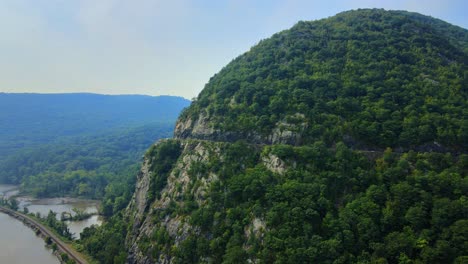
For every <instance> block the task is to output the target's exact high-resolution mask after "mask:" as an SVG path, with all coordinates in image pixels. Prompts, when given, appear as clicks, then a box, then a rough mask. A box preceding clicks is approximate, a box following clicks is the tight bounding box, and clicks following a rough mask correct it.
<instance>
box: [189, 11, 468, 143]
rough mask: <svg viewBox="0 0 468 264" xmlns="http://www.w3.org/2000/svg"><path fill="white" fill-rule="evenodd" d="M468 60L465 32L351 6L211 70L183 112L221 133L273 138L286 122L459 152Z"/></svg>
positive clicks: (360, 138) (362, 139) (314, 131)
mask: <svg viewBox="0 0 468 264" xmlns="http://www.w3.org/2000/svg"><path fill="white" fill-rule="evenodd" d="M467 62H468V31H467V30H465V29H462V28H458V27H455V26H452V25H450V24H448V23H445V22H443V21H440V20H436V19H432V18H430V17H425V16H422V15H419V14H414V13H408V12H402V11H384V10H375V9H374V10H358V11H349V12H344V13H341V14H338V15H337V16H334V17H331V18H328V19H322V20H318V21H312V22H299V23H297V24H296V25H295V26H294V27H292V28H291V29H290V30H285V31H282V32H280V33H277V34H275V35H273V36H272V37H271V38H269V39H266V40H263V41H261V42H260V43H259V44H258V45H256V46H254V47H253V48H251V49H250V51H248V52H246V53H245V54H243V55H241V56H239V57H238V58H236V59H234V60H233V61H232V62H231V63H229V64H228V65H227V66H226V67H224V68H223V69H222V70H221V71H220V72H219V73H217V74H216V75H215V76H213V77H212V78H211V79H210V81H209V83H208V84H207V85H206V86H205V88H204V89H203V91H202V92H201V93H200V95H199V96H198V98H197V100H196V101H195V102H194V103H193V104H192V105H191V106H190V107H189V108H188V109H186V110H185V111H184V112H183V114H182V115H181V118H182V120H184V119H187V118H196V117H198V116H200V115H202V114H203V115H204V117H208V118H207V119H208V120H209V122H210V123H211V124H212V125H213V126H214V127H216V128H219V129H220V130H221V131H222V132H224V133H217V134H215V135H213V137H215V138H216V139H218V140H225V139H228V138H229V137H234V138H237V139H246V138H247V139H249V140H251V141H254V142H255V141H259V138H258V135H262V136H263V139H262V140H260V141H265V142H268V141H269V139H268V138H267V136H268V135H270V134H271V132H272V128H274V127H280V128H281V123H284V122H286V123H288V124H289V128H291V129H292V130H293V131H294V130H296V131H297V132H299V133H300V134H301V135H302V139H301V142H299V143H301V144H303V143H306V144H308V143H313V142H315V141H316V140H322V141H324V142H325V143H327V144H328V145H332V144H333V143H335V142H338V141H342V140H345V141H347V144H351V145H355V146H357V147H361V148H362V147H373V148H375V147H381V148H385V147H388V146H391V147H394V148H396V147H402V148H405V149H409V148H414V147H419V148H421V149H424V148H426V149H428V148H436V147H439V148H440V147H441V146H442V147H448V148H452V149H456V150H457V151H461V150H464V149H467V148H468V141H467V138H468V134H467V132H466V131H468V121H467V119H466V116H468V113H467V109H468V105H467V99H468V94H467V93H468V89H467V87H468V78H467V76H468V70H467V69H468V68H467ZM302 123H305V124H307V126H306V128H305V129H304V131H302V128H301V127H302V126H301V125H300V124H302ZM185 136H187V137H197V135H190V134H187V135H185ZM218 137H219V138H218ZM434 142H437V144H433V143H434ZM296 143H298V142H296ZM438 144H440V145H438Z"/></svg>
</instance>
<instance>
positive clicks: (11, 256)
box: [0, 213, 60, 264]
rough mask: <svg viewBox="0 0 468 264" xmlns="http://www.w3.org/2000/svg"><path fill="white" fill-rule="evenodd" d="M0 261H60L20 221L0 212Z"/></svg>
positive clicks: (46, 262)
mask: <svg viewBox="0 0 468 264" xmlns="http://www.w3.org/2000/svg"><path fill="white" fill-rule="evenodd" d="M0 233H1V235H0V263H9V264H24V263H44V264H49V263H51V264H52V263H60V262H59V261H58V259H57V257H55V256H54V255H52V251H51V250H49V249H47V248H46V247H45V242H44V240H42V238H40V237H38V236H36V234H35V233H34V232H33V231H32V230H31V229H30V228H29V227H27V226H25V225H24V224H23V223H22V222H20V221H18V220H16V219H15V218H13V217H11V216H9V215H6V214H3V213H0Z"/></svg>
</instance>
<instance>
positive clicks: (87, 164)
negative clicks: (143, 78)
mask: <svg viewBox="0 0 468 264" xmlns="http://www.w3.org/2000/svg"><path fill="white" fill-rule="evenodd" d="M188 104H189V101H188V100H185V99H183V98H180V97H170V96H160V97H151V96H140V95H119V96H107V95H97V94H4V93H2V94H0V110H1V111H0V125H1V126H2V130H1V132H0V150H1V151H0V152H1V153H0V183H11V184H21V191H22V193H27V194H30V195H33V196H35V197H59V196H74V197H84V198H91V199H100V200H102V201H103V205H102V213H103V214H104V215H105V216H109V217H110V216H111V215H113V212H115V211H119V210H121V209H123V208H124V207H125V206H126V205H127V203H128V201H129V199H130V197H131V194H132V192H133V188H134V183H135V177H134V175H135V174H136V172H137V171H138V168H139V163H140V162H141V159H142V156H143V154H144V153H145V150H146V149H147V148H148V146H150V145H151V144H152V143H154V142H155V141H156V140H158V139H161V138H168V137H171V136H172V130H173V127H174V122H175V119H176V117H177V115H178V114H179V113H180V111H181V110H182V109H183V107H185V106H187V105H188Z"/></svg>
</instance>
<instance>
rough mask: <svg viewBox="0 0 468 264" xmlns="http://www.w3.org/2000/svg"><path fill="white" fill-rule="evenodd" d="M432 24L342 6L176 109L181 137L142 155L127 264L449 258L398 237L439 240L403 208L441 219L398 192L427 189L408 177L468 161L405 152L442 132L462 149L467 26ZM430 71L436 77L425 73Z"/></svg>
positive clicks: (235, 66) (226, 72) (282, 36)
mask: <svg viewBox="0 0 468 264" xmlns="http://www.w3.org/2000/svg"><path fill="white" fill-rule="evenodd" d="M427 21H429V22H430V23H428V22H427ZM424 23H426V24H424ZM431 23H432V24H437V23H442V22H437V21H432V20H430V18H426V17H422V16H419V15H414V14H409V13H405V12H386V11H383V10H362V11H354V12H349V13H343V14H341V15H339V16H337V17H335V18H330V19H327V20H321V21H316V22H310V23H309V22H303V23H299V24H298V25H296V26H295V27H294V28H293V29H291V30H288V31H284V32H281V33H279V34H276V35H274V36H273V37H272V38H271V39H269V40H266V41H262V42H261V43H260V44H259V45H258V46H257V47H254V48H253V49H252V50H251V51H249V52H248V53H246V54H244V55H242V56H241V57H239V58H237V59H235V60H234V61H233V62H232V63H231V64H229V65H228V66H227V67H225V68H224V69H223V70H222V71H221V72H220V73H219V74H217V75H216V76H214V77H213V78H212V79H211V80H210V82H209V84H208V85H207V87H206V88H205V89H204V90H203V91H202V93H201V94H200V96H199V97H198V100H197V101H196V102H194V103H193V104H192V106H191V107H189V108H188V110H187V111H185V112H184V113H183V114H182V115H181V117H180V118H179V120H178V122H177V124H176V128H175V132H174V136H175V138H174V139H169V140H163V141H160V142H158V143H157V144H155V145H154V146H152V147H151V148H150V150H149V151H148V153H147V154H146V156H145V161H144V165H143V167H142V170H141V172H140V174H139V175H138V182H137V186H136V191H135V194H134V196H133V199H132V201H131V203H130V205H129V206H128V208H127V212H126V215H127V220H128V222H129V229H130V232H128V237H127V240H126V241H127V247H128V250H129V256H128V262H129V263H145V264H146V263H200V262H201V263H244V262H247V263H257V262H259V261H260V260H262V262H265V263H286V262H295V263H304V262H314V263H334V261H337V262H340V263H356V262H369V263H371V262H382V263H386V262H387V260H388V262H390V263H393V262H395V263H396V262H397V260H401V259H404V260H406V257H407V256H406V255H398V254H400V252H409V253H408V254H413V253H412V252H418V253H416V254H413V255H414V256H411V257H412V258H413V259H415V261H416V259H417V261H422V262H423V263H424V262H434V261H435V262H437V261H438V260H439V259H442V258H438V257H434V258H432V259H431V256H429V255H427V256H425V255H424V254H422V253H421V254H420V255H421V256H419V255H417V254H419V252H422V251H424V250H425V249H422V250H421V248H412V249H406V248H404V249H401V250H400V248H399V247H398V246H399V245H392V244H391V242H392V241H393V240H394V239H393V238H394V237H403V236H404V237H405V239H406V238H408V239H409V240H411V239H413V240H411V241H413V242H411V241H410V242H408V245H410V244H411V245H413V244H414V245H416V244H418V243H420V241H423V242H424V241H427V240H426V239H430V238H428V237H426V236H425V235H424V234H423V233H421V234H416V233H414V232H413V229H411V228H414V230H418V228H421V226H414V227H411V226H410V225H411V223H409V222H411V221H412V220H414V219H413V218H412V219H411V220H407V218H408V215H412V214H416V213H417V216H418V217H420V218H418V221H419V219H422V220H421V222H422V223H424V224H422V226H424V228H428V230H429V228H432V227H430V226H429V222H424V221H423V220H424V219H426V218H427V217H428V216H427V215H426V211H424V210H427V212H430V211H431V210H432V209H430V207H431V206H432V204H431V203H432V201H431V199H432V198H430V196H424V197H423V196H421V197H422V198H414V197H411V198H408V197H406V198H405V197H403V198H401V197H399V196H400V195H403V196H404V194H407V193H412V192H411V191H408V190H413V189H414V190H419V189H418V188H421V184H419V183H418V181H417V180H414V179H413V178H417V177H420V176H421V172H422V171H424V172H429V171H431V173H429V174H430V175H437V173H441V172H442V171H444V170H445V169H446V170H447V171H450V173H452V172H454V175H455V174H456V173H458V172H459V171H461V172H462V173H463V171H466V168H465V167H463V166H465V165H463V160H464V159H463V158H460V159H459V160H460V161H461V162H458V161H457V158H452V157H451V156H450V154H446V155H445V156H443V155H442V154H439V153H435V154H434V153H424V154H415V153H414V152H411V153H404V152H405V151H406V150H409V149H411V150H416V151H417V150H418V148H417V146H424V144H433V145H437V146H439V143H432V142H442V143H441V145H440V146H445V145H447V146H450V150H451V153H457V151H458V150H459V149H463V147H464V146H466V138H467V137H466V135H467V134H466V130H465V129H462V128H463V127H466V122H465V121H466V120H464V119H463V118H462V116H463V114H462V113H464V111H465V109H466V107H465V106H466V100H465V99H463V98H466V89H463V88H460V84H461V83H465V84H466V78H465V77H466V74H463V73H466V58H468V55H466V53H464V52H463V51H462V50H461V48H459V47H458V45H461V46H462V47H463V46H464V45H465V42H463V41H462V40H457V38H459V36H468V33H467V32H466V30H465V31H463V30H461V29H458V28H455V29H454V28H451V29H452V31H447V32H449V33H450V32H452V33H453V34H452V33H450V34H451V35H450V36H448V35H447V36H446V38H447V39H448V40H444V39H441V38H440V36H439V35H443V34H445V33H443V32H442V31H440V28H439V27H441V28H450V27H449V26H447V25H446V24H442V26H440V25H439V27H434V28H429V26H430V25H432V24H431ZM415 30H418V32H420V33H421V34H423V35H424V34H425V35H424V36H423V37H424V39H422V38H419V36H421V34H414V32H415ZM437 30H439V31H437ZM435 32H439V33H440V34H435ZM454 32H455V33H457V34H455V33H454ZM383 40H385V41H383ZM392 41H393V42H394V44H389V43H390V42H392ZM393 42H392V43H393ZM392 45H394V46H392ZM427 47H430V48H427ZM401 50H405V52H401V54H400V53H398V54H393V53H394V52H397V51H401ZM414 51H417V52H414ZM411 52H413V53H414V54H413V53H411ZM374 53H375V54H374ZM370 54H372V55H370ZM441 54H442V55H443V57H444V58H450V61H448V60H446V59H440V58H442V57H441ZM439 55H440V56H439ZM389 56H390V57H391V58H395V59H393V60H388V59H386V58H388V57H389ZM343 58H346V61H345V60H343ZM427 58H431V61H430V63H428V61H427V60H426V59H427ZM432 59H433V60H432ZM428 73H430V74H431V75H432V76H433V78H434V79H437V80H438V82H437V83H435V82H431V83H427V82H426V81H425V80H424V79H423V78H421V76H425V75H427V74H428ZM451 73H453V74H451ZM463 76H465V77H463ZM447 106H450V107H447ZM431 120H436V121H437V122H435V121H434V122H431ZM445 128H448V129H445ZM444 144H445V145H444ZM369 146H370V147H369ZM428 146H432V145H428ZM385 148H387V150H386V151H385V153H383V151H382V150H383V149H385ZM391 148H394V149H397V150H399V151H398V152H399V153H398V154H395V153H392V150H391ZM358 149H359V150H358ZM439 149H440V150H446V148H442V147H440V148H439ZM457 149H458V150H457ZM374 150H378V151H374ZM454 150H455V151H454ZM421 151H427V152H437V149H436V148H434V147H431V148H425V149H424V150H421ZM459 152H460V151H458V153H459ZM382 155H383V157H382V158H381V156H382ZM433 160H435V161H437V162H432V161H433ZM441 160H443V162H438V161H441ZM466 160H468V159H466ZM457 162H458V163H457ZM434 164H435V165H434ZM431 166H432V167H431ZM437 166H439V167H437ZM437 177H438V176H437ZM437 177H435V178H437ZM441 177H445V178H447V177H446V176H443V175H441ZM450 177H451V178H453V179H458V178H457V177H459V178H461V177H460V176H459V175H458V176H457V175H455V176H453V175H452V174H451V176H450ZM423 178H424V179H421V180H420V181H421V182H427V181H431V180H432V179H428V178H427V177H426V176H424V177H423ZM429 178H430V177H429ZM407 179H410V180H407ZM412 179H413V180H412ZM415 183H416V184H415ZM427 185H430V184H427ZM434 185H437V183H434ZM447 186H449V184H447ZM450 186H452V187H453V188H458V187H456V186H461V184H452V185H450ZM452 187H450V188H452ZM424 188H426V187H424ZM428 188H429V187H428ZM447 188H449V187H447ZM419 191H420V192H419V193H423V192H425V193H434V195H435V196H437V195H439V196H440V197H442V198H444V199H445V198H447V197H445V196H447V195H446V193H453V194H454V195H453V196H450V197H449V198H450V199H461V198H460V194H463V193H466V192H464V191H462V190H451V191H446V192H444V193H443V194H440V193H438V191H437V190H429V189H425V190H419ZM414 193H416V191H415V192H414ZM444 195H445V196H444ZM435 196H434V197H435ZM400 198H401V199H400ZM438 198H439V197H438ZM392 199H393V200H392ZM418 199H419V200H418ZM447 199H448V198H447ZM400 201H404V204H403V203H400ZM438 202H439V201H438ZM438 202H434V204H435V205H434V206H436V204H437V203H438ZM445 202H447V201H446V200H444V201H442V202H440V203H441V204H442V203H445ZM428 204H429V205H428ZM421 205H424V206H421ZM454 206H458V205H454ZM410 207H411V208H410ZM423 207H424V210H423V209H422V208H423ZM426 207H428V208H429V209H425V208H426ZM456 217H459V215H457V216H456ZM456 217H452V218H453V219H452V220H453V221H452V220H451V221H452V222H450V221H445V222H444V223H446V226H443V227H440V226H438V227H437V228H432V229H431V230H432V231H431V232H433V231H434V232H436V233H437V232H438V233H440V232H439V231H440V229H438V228H449V227H448V226H449V225H451V224H452V223H454V222H455V221H456V220H458V218H456ZM405 221H406V222H405ZM434 221H437V219H436V220H434ZM434 221H433V222H434ZM407 222H408V223H407ZM413 222H414V221H413ZM403 225H407V226H403ZM441 226H442V224H441ZM454 229H455V227H454ZM438 230H439V231H438ZM447 232H449V231H447ZM396 234H397V235H396ZM400 234H401V235H400ZM446 234H449V233H446ZM418 235H420V239H419V240H418V243H416V242H415V241H416V240H414V239H416V238H414V237H418ZM436 236H437V235H436ZM447 236H448V235H447ZM362 238H365V239H371V240H372V241H373V242H372V243H369V241H367V240H365V241H363V240H362ZM431 239H432V238H431ZM433 240H434V241H432V242H430V243H426V242H424V243H426V244H424V246H426V245H429V244H431V243H432V244H431V245H436V244H437V243H438V242H437V243H436V242H435V240H436V238H433ZM421 243H422V242H421ZM421 243H420V244H421ZM441 243H442V244H443V243H446V242H441ZM387 244H390V245H387ZM369 245H371V246H369ZM421 245H422V244H421ZM444 245H445V244H444ZM447 245H448V244H447ZM395 248H397V249H398V250H396V249H395ZM405 250H406V251H405ZM386 252H390V253H388V254H387V253H386ZM428 252H429V251H428ZM460 252H461V251H460ZM385 254H387V255H385ZM392 254H393V255H392ZM402 254H403V253H402ZM457 254H461V253H457ZM452 260H453V259H450V261H448V262H452Z"/></svg>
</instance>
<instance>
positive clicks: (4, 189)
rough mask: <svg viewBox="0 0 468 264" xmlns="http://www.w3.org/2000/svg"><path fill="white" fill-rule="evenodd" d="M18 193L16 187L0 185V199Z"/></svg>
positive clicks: (17, 187)
mask: <svg viewBox="0 0 468 264" xmlns="http://www.w3.org/2000/svg"><path fill="white" fill-rule="evenodd" d="M18 192H19V186H18V185H12V184H0V197H5V198H8V197H11V196H13V195H17V194H18Z"/></svg>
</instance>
